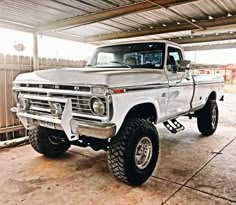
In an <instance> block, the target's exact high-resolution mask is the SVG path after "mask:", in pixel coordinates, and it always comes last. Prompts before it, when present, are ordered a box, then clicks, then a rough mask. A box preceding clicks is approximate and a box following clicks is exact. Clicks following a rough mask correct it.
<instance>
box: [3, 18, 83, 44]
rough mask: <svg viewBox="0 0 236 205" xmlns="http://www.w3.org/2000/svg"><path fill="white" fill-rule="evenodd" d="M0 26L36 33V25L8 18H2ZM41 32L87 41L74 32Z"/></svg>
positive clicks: (67, 38) (61, 37)
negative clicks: (8, 19) (20, 22)
mask: <svg viewBox="0 0 236 205" xmlns="http://www.w3.org/2000/svg"><path fill="white" fill-rule="evenodd" d="M0 28H5V29H11V30H15V31H22V32H26V33H34V31H35V29H34V27H32V26H28V25H25V24H18V23H16V22H12V21H7V20H3V19H0ZM40 34H41V35H43V36H49V37H54V38H60V39H66V40H70V41H77V42H84V41H85V39H84V38H82V37H80V36H77V35H73V34H67V33H64V32H48V33H39V35H40Z"/></svg>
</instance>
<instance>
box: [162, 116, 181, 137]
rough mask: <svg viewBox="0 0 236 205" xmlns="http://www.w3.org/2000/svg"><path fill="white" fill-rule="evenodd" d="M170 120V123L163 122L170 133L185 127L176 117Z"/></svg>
mask: <svg viewBox="0 0 236 205" xmlns="http://www.w3.org/2000/svg"><path fill="white" fill-rule="evenodd" d="M170 121H171V124H170V122H168V121H166V122H163V124H164V126H165V127H166V128H167V130H169V131H170V132H171V133H173V134H176V133H177V132H180V131H182V130H184V129H185V128H184V126H183V125H181V124H180V123H179V122H178V121H177V120H176V119H172V120H170Z"/></svg>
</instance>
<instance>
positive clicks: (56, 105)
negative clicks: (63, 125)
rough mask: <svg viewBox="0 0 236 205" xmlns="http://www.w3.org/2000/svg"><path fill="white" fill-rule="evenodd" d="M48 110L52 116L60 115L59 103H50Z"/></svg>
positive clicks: (58, 116) (57, 116)
mask: <svg viewBox="0 0 236 205" xmlns="http://www.w3.org/2000/svg"><path fill="white" fill-rule="evenodd" d="M50 110H51V113H52V115H53V116H54V117H56V118H60V117H61V115H62V108H61V104H60V103H51V104H50Z"/></svg>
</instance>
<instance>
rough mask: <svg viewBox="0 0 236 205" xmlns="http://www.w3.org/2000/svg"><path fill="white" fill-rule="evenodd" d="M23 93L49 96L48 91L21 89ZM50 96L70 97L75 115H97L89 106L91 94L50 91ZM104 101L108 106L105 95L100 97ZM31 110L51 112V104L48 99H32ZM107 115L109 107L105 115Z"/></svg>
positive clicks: (62, 104)
mask: <svg viewBox="0 0 236 205" xmlns="http://www.w3.org/2000/svg"><path fill="white" fill-rule="evenodd" d="M20 93H21V94H27V95H32V96H45V97H46V96H47V93H44V92H43V93H42V92H28V91H27V92H26V91H21V92H20ZM50 97H53V98H58V99H62V98H64V99H65V98H66V99H67V98H69V99H71V102H72V113H73V115H75V116H77V114H85V115H95V114H94V113H93V112H92V111H91V109H90V106H89V101H90V98H91V97H92V96H91V95H86V96H85V95H75V94H73V95H72V94H59V93H50ZM99 99H101V100H102V101H103V103H104V104H105V107H106V99H105V97H99ZM30 105H31V106H30V111H33V112H36V113H44V114H50V105H49V102H48V101H45V100H35V99H30ZM61 106H62V108H63V109H64V106H65V104H64V103H61ZM106 115H107V109H106V111H105V113H104V115H103V116H106Z"/></svg>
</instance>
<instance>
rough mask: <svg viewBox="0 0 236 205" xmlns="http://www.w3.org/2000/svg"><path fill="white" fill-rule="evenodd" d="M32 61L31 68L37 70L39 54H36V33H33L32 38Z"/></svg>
mask: <svg viewBox="0 0 236 205" xmlns="http://www.w3.org/2000/svg"><path fill="white" fill-rule="evenodd" d="M33 41H34V42H33V52H34V53H33V63H34V67H33V70H39V56H38V33H36V32H35V33H34V38H33Z"/></svg>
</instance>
